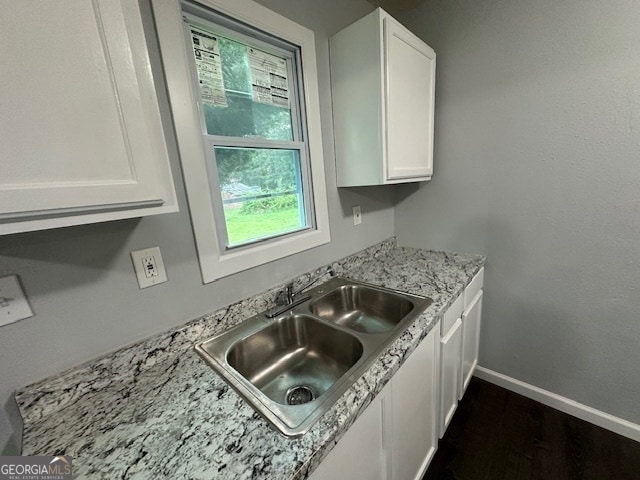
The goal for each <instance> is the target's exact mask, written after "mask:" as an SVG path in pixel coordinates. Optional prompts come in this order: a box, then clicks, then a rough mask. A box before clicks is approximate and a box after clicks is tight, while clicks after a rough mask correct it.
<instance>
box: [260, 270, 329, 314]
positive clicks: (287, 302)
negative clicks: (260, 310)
mask: <svg viewBox="0 0 640 480" xmlns="http://www.w3.org/2000/svg"><path fill="white" fill-rule="evenodd" d="M327 274H329V275H331V276H332V277H334V276H335V275H336V272H335V270H333V268H332V267H331V266H328V267H327V269H326V270H325V272H324V273H322V274H321V275H318V277H317V278H316V279H315V280H312V281H311V282H309V283H307V284H306V285H305V286H304V287H302V288H299V289H298V290H294V289H293V282H289V283H287V285H286V286H285V287H284V290H283V291H282V292H280V293H279V294H278V296H277V297H276V305H275V306H274V307H273V308H270V309H269V310H267V311H266V313H265V316H266V317H267V318H274V317H277V316H278V315H281V314H283V313H284V312H286V311H287V310H289V309H290V308H293V307H295V306H296V305H300V304H301V303H302V302H306V301H307V300H309V299H310V298H311V295H301V293H303V292H304V291H305V290H306V289H307V288H309V287H311V286H312V285H315V284H316V283H317V282H318V281H319V280H320V279H321V278H323V277H324V276H325V275H327Z"/></svg>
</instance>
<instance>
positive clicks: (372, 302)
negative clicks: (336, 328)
mask: <svg viewBox="0 0 640 480" xmlns="http://www.w3.org/2000/svg"><path fill="white" fill-rule="evenodd" d="M415 306H416V304H415V301H414V300H413V299H409V298H407V297H405V296H402V295H398V294H397V293H395V292H389V291H388V290H382V289H380V288H372V287H368V286H366V285H343V286H341V287H337V288H336V289H334V290H332V291H331V292H329V293H327V294H326V295H323V296H322V297H320V298H318V299H317V300H314V301H312V302H311V303H310V305H309V308H310V310H311V313H313V314H314V315H317V316H318V317H320V318H324V319H325V320H329V321H331V322H334V323H337V324H339V325H343V326H345V327H348V328H350V329H353V330H357V331H358V332H364V333H381V332H387V331H389V330H391V329H392V328H393V327H395V326H396V325H398V323H399V322H400V321H401V320H402V319H403V318H405V317H406V316H407V315H408V314H409V312H411V310H413V309H414V308H415Z"/></svg>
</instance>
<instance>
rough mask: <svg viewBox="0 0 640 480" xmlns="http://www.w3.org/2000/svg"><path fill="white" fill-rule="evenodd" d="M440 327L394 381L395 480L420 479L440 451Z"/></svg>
mask: <svg viewBox="0 0 640 480" xmlns="http://www.w3.org/2000/svg"><path fill="white" fill-rule="evenodd" d="M438 330H439V328H438V326H437V325H436V327H435V328H434V329H433V330H432V331H431V333H430V334H429V335H428V336H427V338H425V339H424V340H423V341H422V343H421V344H420V345H419V346H418V348H416V350H415V351H414V352H413V353H412V354H411V356H410V357H409V358H408V359H407V361H406V362H405V363H404V365H402V367H401V368H400V369H399V370H398V372H397V373H396V374H395V375H394V376H393V378H392V379H391V395H390V397H391V398H390V399H389V400H390V401H389V400H386V403H385V405H386V406H388V407H389V408H387V409H386V410H385V411H389V412H390V413H391V415H390V419H391V422H390V424H389V426H388V429H387V431H390V433H389V435H388V436H387V437H385V438H388V440H389V448H388V449H387V453H388V457H387V461H388V463H389V465H390V471H391V475H390V477H389V478H391V479H393V480H405V479H420V478H422V475H423V474H424V472H425V471H426V470H427V467H428V466H429V462H430V461H431V458H432V457H433V455H434V454H435V452H436V448H437V447H438V420H437V418H438V415H437V413H438V410H437V408H438V396H437V395H438V371H439V368H438V363H439V355H438V351H439V346H440V345H439V340H440V339H439V338H438V337H439V335H438V333H437V332H438Z"/></svg>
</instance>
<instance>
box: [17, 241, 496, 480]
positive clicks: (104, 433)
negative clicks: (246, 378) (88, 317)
mask: <svg viewBox="0 0 640 480" xmlns="http://www.w3.org/2000/svg"><path fill="white" fill-rule="evenodd" d="M485 261H486V258H485V257H484V256H482V255H474V254H463V253H449V252H438V251H431V250H423V249H415V248H409V247H399V246H398V245H397V242H396V239H395V238H391V239H388V240H386V241H384V242H382V243H380V244H377V245H374V246H373V247H369V248H367V249H365V250H363V251H361V252H358V253H356V254H354V255H351V256H349V257H346V258H344V259H341V260H338V261H336V262H333V263H332V264H331V266H332V267H333V268H334V270H335V271H336V273H337V274H338V275H339V276H344V277H347V278H351V279H353V280H357V281H362V282H367V283H371V284H377V285H381V286H384V287H388V288H394V289H397V290H401V291H405V292H408V293H413V294H418V295H424V296H429V297H431V298H432V299H433V303H432V304H431V305H430V306H429V307H428V308H427V309H426V310H425V311H424V312H423V313H422V314H421V315H420V316H418V317H417V318H416V320H415V321H414V322H413V323H412V324H411V325H410V326H409V327H408V328H407V329H406V330H405V331H404V332H403V333H402V334H401V335H400V336H399V337H398V338H397V339H396V340H395V341H394V342H393V343H392V344H391V345H390V346H389V347H388V348H387V349H386V350H385V351H384V352H383V353H382V354H381V355H380V356H379V357H378V359H377V360H376V361H375V362H374V363H373V364H372V366H371V367H369V369H368V370H367V371H366V372H365V373H364V374H363V375H362V376H361V377H360V378H359V379H358V380H357V381H356V382H355V383H354V385H353V386H352V387H351V388H350V389H349V390H347V392H345V394H343V395H342V397H341V398H340V399H339V400H338V401H337V402H336V404H335V405H334V406H333V407H332V408H331V409H330V410H329V411H328V412H327V413H326V414H325V415H324V416H323V417H322V418H321V419H320V420H319V421H318V422H317V423H316V424H315V425H314V426H313V427H312V428H311V430H310V431H309V432H308V433H306V434H305V435H303V436H302V437H301V438H298V439H287V438H284V437H282V436H281V435H279V434H278V433H276V432H275V431H274V430H272V429H271V428H270V427H269V425H268V424H267V423H266V421H264V420H263V419H262V418H261V417H260V416H259V415H258V414H257V413H256V412H254V411H253V410H252V409H251V408H250V407H249V406H248V404H247V403H246V402H245V401H244V400H242V399H241V398H240V397H239V396H238V395H237V394H236V393H235V392H234V391H233V390H232V389H231V388H230V387H228V386H227V384H226V383H225V382H224V381H223V380H222V379H221V378H220V377H218V376H217V375H216V374H215V373H214V372H213V370H211V369H210V368H209V367H208V366H206V365H205V364H204V362H203V361H202V360H201V359H200V358H199V357H198V356H197V355H196V354H195V352H194V351H193V348H192V347H193V344H195V343H196V342H198V341H201V340H204V339H206V338H208V337H209V336H212V335H214V334H216V333H219V332H222V331H224V330H226V329H228V328H230V327H231V326H233V325H236V324H238V323H240V322H241V321H242V320H243V319H245V318H248V317H250V316H252V315H254V314H256V313H259V312H260V311H263V310H265V309H266V308H268V306H270V305H271V304H272V302H273V300H274V298H275V295H276V294H277V292H278V291H279V290H280V289H281V288H282V286H281V285H278V286H276V287H274V288H272V289H270V290H268V291H266V292H262V293H260V294H258V295H255V296H253V297H251V298H248V299H245V300H242V301H240V302H236V303H234V304H232V305H229V306H228V307H225V308H222V309H219V310H217V311H215V312H214V313H212V314H209V315H205V316H203V317H201V318H199V319H197V320H194V321H192V322H189V323H188V324H186V325H183V326H180V327H176V328H174V329H172V330H170V331H168V332H165V333H163V334H160V335H157V336H154V337H152V338H149V339H147V340H143V341H141V342H137V343H136V344H133V345H131V346H129V347H125V348H123V349H120V350H118V351H116V352H113V353H111V354H108V355H104V356H103V357H100V358H98V359H94V360H92V361H90V362H87V363H85V364H83V365H80V366H78V367H74V368H72V369H69V370H67V371H65V372H62V373H61V374H58V375H55V376H52V377H50V378H47V379H44V380H42V381H40V382H37V383H34V384H32V385H29V386H27V387H24V388H22V389H20V390H19V391H17V392H16V401H17V403H18V406H19V408H20V412H21V415H22V417H23V423H24V429H23V451H22V454H23V455H54V454H55V455H57V454H66V455H71V456H72V457H74V473H75V474H76V475H77V478H85V477H86V478H112V477H114V476H118V477H121V478H129V477H131V478H132V477H136V478H138V477H141V478H144V477H145V475H147V476H149V478H152V477H156V478H157V475H164V476H166V475H170V476H172V477H173V478H202V479H205V478H234V479H235V478H274V479H278V480H280V479H284V478H289V479H291V480H301V479H305V478H308V476H309V475H310V474H311V472H312V471H313V470H314V469H315V468H316V467H317V465H318V464H319V463H320V462H321V461H322V459H324V457H325V456H326V455H327V454H328V453H329V451H330V450H331V449H332V448H333V446H334V445H335V444H336V443H337V442H338V440H339V439H340V438H341V437H342V436H343V435H344V433H345V432H346V431H347V430H348V428H349V427H350V426H351V425H352V424H353V423H354V422H355V420H356V419H357V418H358V417H359V415H360V413H361V412H363V411H364V410H365V409H366V407H367V406H368V405H369V404H370V403H371V401H372V400H373V398H375V396H376V395H377V394H378V393H379V392H380V391H381V390H382V388H383V387H384V386H385V385H386V384H387V382H388V381H389V379H390V378H391V377H392V376H393V374H394V373H395V372H396V371H397V370H398V369H399V368H400V366H401V365H402V363H404V360H405V359H406V358H407V356H408V355H410V354H411V352H413V350H414V349H415V348H416V347H417V346H418V344H419V343H420V342H421V341H422V339H423V338H424V337H426V336H427V335H428V334H429V332H430V331H431V329H432V328H433V327H434V326H435V325H436V324H437V323H438V321H439V320H440V319H441V318H442V315H443V314H444V312H445V311H446V309H447V308H448V307H449V306H450V305H451V303H452V302H453V300H454V299H455V298H456V297H457V296H458V295H459V294H461V293H462V292H463V291H464V288H465V287H466V286H467V285H468V284H469V282H470V281H471V279H472V278H473V276H474V275H475V274H476V273H477V272H478V271H479V270H480V268H482V266H483V265H484V263H485ZM325 269H326V265H325V266H322V267H320V268H318V269H316V270H314V271H312V272H308V273H306V274H304V275H300V276H299V277H297V278H296V279H294V283H295V284H296V285H304V284H305V283H307V282H308V281H309V279H311V278H315V277H316V276H317V275H318V274H320V273H321V272H324V271H325Z"/></svg>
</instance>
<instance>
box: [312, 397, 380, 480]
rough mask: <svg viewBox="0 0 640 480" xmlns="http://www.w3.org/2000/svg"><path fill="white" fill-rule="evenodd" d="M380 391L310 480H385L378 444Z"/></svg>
mask: <svg viewBox="0 0 640 480" xmlns="http://www.w3.org/2000/svg"><path fill="white" fill-rule="evenodd" d="M384 394H385V390H383V391H382V392H381V393H380V394H379V395H378V396H377V397H376V398H375V399H374V400H373V401H372V402H371V404H370V405H369V406H368V407H367V409H366V410H365V411H364V412H363V413H362V415H360V417H358V419H357V420H356V421H355V423H354V424H353V425H352V426H351V428H349V430H347V433H345V434H344V436H343V437H342V438H341V439H340V440H339V441H338V444H337V445H336V446H335V447H334V448H333V450H331V452H329V455H327V457H326V458H325V459H324V460H323V461H322V463H321V464H320V465H319V466H318V468H316V469H315V470H314V471H313V473H312V474H311V476H310V477H309V478H310V479H311V480H329V479H330V480H385V479H386V478H387V475H386V465H385V454H384V450H383V444H382V428H383V423H382V421H383V414H382V410H383V401H384Z"/></svg>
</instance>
